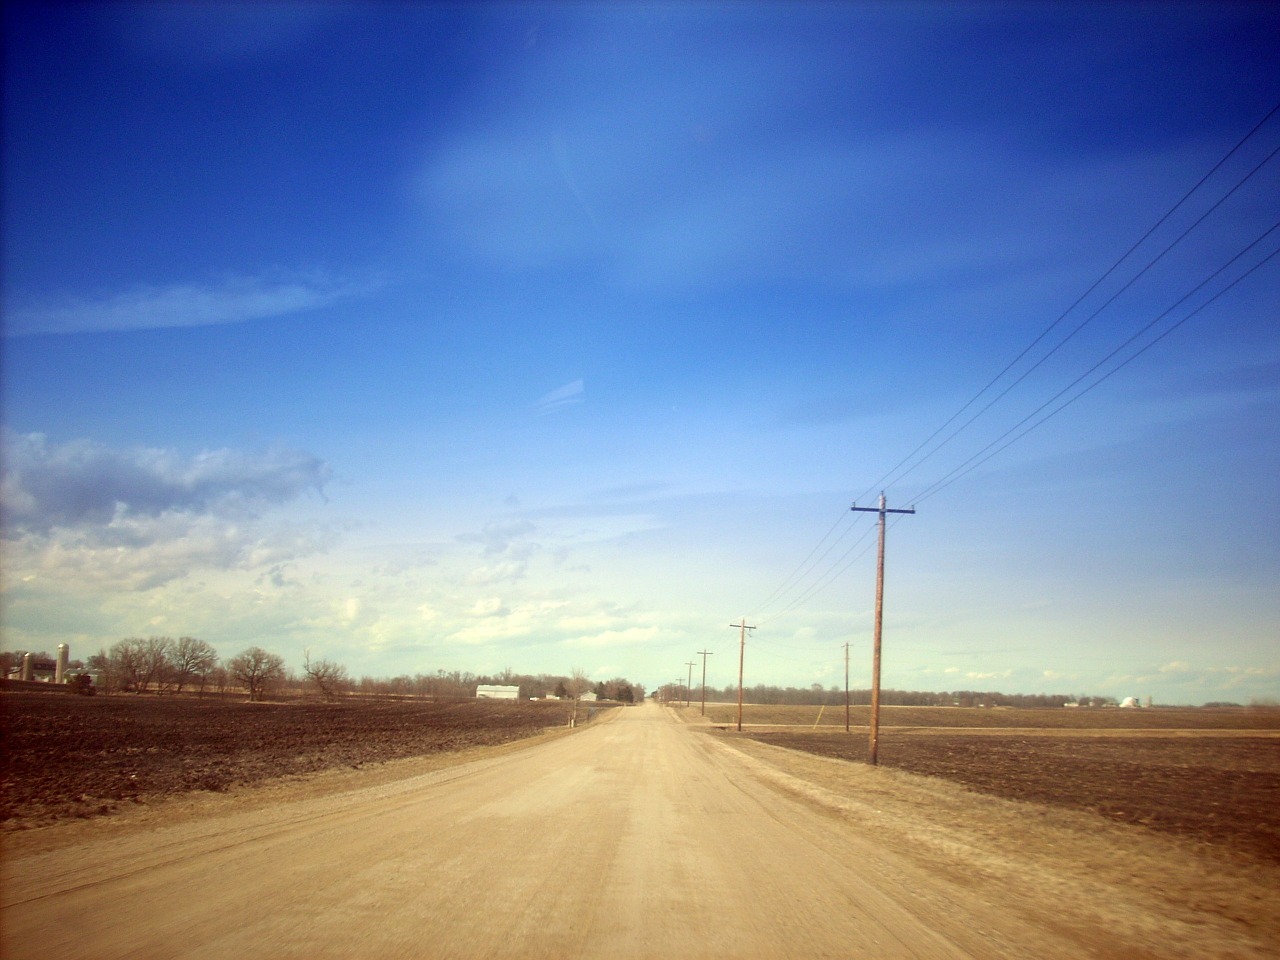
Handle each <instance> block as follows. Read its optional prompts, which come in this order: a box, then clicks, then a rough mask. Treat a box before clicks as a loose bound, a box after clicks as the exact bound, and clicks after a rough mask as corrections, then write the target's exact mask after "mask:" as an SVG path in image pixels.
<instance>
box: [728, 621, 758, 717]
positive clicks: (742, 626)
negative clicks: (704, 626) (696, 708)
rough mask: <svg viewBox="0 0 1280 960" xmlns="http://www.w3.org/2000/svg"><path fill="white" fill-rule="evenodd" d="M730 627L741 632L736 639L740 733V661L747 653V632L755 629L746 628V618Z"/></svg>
mask: <svg viewBox="0 0 1280 960" xmlns="http://www.w3.org/2000/svg"><path fill="white" fill-rule="evenodd" d="M729 626H731V627H737V628H738V629H739V630H741V631H742V633H741V635H740V636H739V639H738V732H739V733H741V732H742V661H743V658H744V657H745V656H746V652H747V631H748V630H754V629H755V627H750V626H747V618H746V617H743V618H742V622H741V623H731V624H729Z"/></svg>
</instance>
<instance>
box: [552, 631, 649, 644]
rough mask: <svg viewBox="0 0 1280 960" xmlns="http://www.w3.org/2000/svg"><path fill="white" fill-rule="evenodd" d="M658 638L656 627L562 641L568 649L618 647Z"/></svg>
mask: <svg viewBox="0 0 1280 960" xmlns="http://www.w3.org/2000/svg"><path fill="white" fill-rule="evenodd" d="M657 636H658V628H657V627H628V628H627V629H625V630H604V631H602V632H600V633H595V634H584V635H582V636H578V637H571V638H569V639H567V640H565V641H564V643H565V646H570V647H619V646H627V645H632V644H643V643H648V642H650V641H651V640H653V639H654V638H655V637H657Z"/></svg>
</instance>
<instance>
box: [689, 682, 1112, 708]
mask: <svg viewBox="0 0 1280 960" xmlns="http://www.w3.org/2000/svg"><path fill="white" fill-rule="evenodd" d="M689 694H690V699H691V700H698V699H700V698H701V696H702V690H701V688H700V687H699V686H698V685H697V684H695V685H694V686H693V688H692V689H691V690H690V691H689ZM679 695H680V696H681V697H683V696H684V688H683V687H681V689H680V691H679ZM742 698H743V699H744V700H745V701H747V702H749V703H765V704H806V705H812V706H817V705H819V704H826V705H828V706H836V705H843V704H844V688H843V687H823V686H822V685H821V684H819V683H815V684H811V685H810V686H807V687H778V686H770V685H767V684H757V685H755V686H750V687H743V688H742ZM707 699H708V700H714V701H718V702H722V703H730V702H736V701H737V699H738V687H737V684H731V685H729V686H725V687H718V688H712V687H707ZM849 702H850V703H852V704H855V705H858V706H863V705H866V704H869V703H870V702H871V691H870V689H866V690H852V689H851V690H850V691H849ZM880 702H881V704H883V705H885V706H895V707H1023V708H1027V707H1061V706H1062V705H1063V704H1065V703H1079V704H1080V705H1081V706H1099V707H1100V706H1114V705H1115V704H1116V703H1117V701H1116V699H1115V698H1114V697H1090V696H1076V695H1075V694H1065V693H1033V694H1029V693H1000V692H998V691H994V690H951V691H942V692H935V691H924V690H885V689H883V688H881V690H880Z"/></svg>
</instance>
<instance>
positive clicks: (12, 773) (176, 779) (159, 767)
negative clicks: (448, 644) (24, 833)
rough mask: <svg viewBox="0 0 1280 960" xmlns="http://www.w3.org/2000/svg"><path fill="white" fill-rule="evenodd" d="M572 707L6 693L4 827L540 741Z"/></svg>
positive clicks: (1, 767)
mask: <svg viewBox="0 0 1280 960" xmlns="http://www.w3.org/2000/svg"><path fill="white" fill-rule="evenodd" d="M568 710H569V705H568V704H565V703H546V702H538V703H530V702H502V701H483V700H480V701H471V700H467V701H458V702H445V703H430V702H415V701H406V702H395V701H392V702H362V701H343V702H339V703H318V702H305V701H299V702H285V703H246V702H243V701H224V700H219V699H212V698H211V699H197V698H193V697H155V696H145V695H144V696H132V695H126V696H116V697H78V696H72V695H69V694H51V693H26V692H11V691H6V692H4V693H0V717H2V723H0V821H2V822H3V823H4V825H5V826H6V827H9V828H12V827H13V826H16V825H28V824H31V823H36V822H40V821H42V820H48V819H51V818H66V817H89V816H96V815H99V814H105V813H110V812H111V811H112V810H114V809H116V808H117V807H118V806H119V805H120V804H121V803H131V802H142V801H145V800H148V799H156V798H160V797H165V796H170V795H174V794H180V793H185V792H188V791H192V790H211V791H223V790H226V789H228V788H230V787H232V786H236V785H242V784H253V783H258V782H261V781H264V780H269V779H273V778H276V777H282V776H288V775H293V774H304V773H312V772H316V771H319V770H326V769H332V768H335V767H344V766H345V767H358V766H361V765H363V764H368V763H379V762H382V761H387V760H398V759H402V758H405V757H414V756H421V755H424V754H430V753H435V752H439V751H451V750H462V749H467V748H469V747H476V746H489V745H494V744H499V743H505V742H507V741H509V740H517V739H521V738H524V737H530V736H534V735H536V734H538V733H540V732H542V731H543V730H545V729H547V728H548V727H557V726H561V725H563V724H564V723H565V722H566V718H567V715H568Z"/></svg>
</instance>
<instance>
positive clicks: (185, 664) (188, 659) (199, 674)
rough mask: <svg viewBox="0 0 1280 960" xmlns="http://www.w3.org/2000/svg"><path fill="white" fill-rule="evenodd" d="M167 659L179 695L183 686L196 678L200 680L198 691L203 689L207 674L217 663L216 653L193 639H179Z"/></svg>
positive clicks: (208, 646)
mask: <svg viewBox="0 0 1280 960" xmlns="http://www.w3.org/2000/svg"><path fill="white" fill-rule="evenodd" d="M169 657H170V666H171V668H172V673H173V680H174V683H175V684H176V685H177V688H178V693H181V692H182V688H183V686H184V685H185V684H187V683H190V682H191V681H192V680H195V679H196V678H199V680H200V689H201V690H203V689H204V684H205V680H206V679H207V678H208V676H209V672H210V671H211V670H213V667H214V664H216V663H217V662H218V651H216V650H214V649H213V647H211V646H210V645H209V644H207V643H205V642H204V641H203V640H197V639H196V638H195V637H179V638H178V639H177V641H176V642H175V643H174V645H173V649H172V650H171V651H170V654H169Z"/></svg>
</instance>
